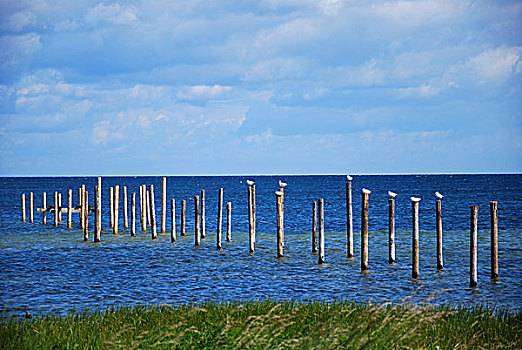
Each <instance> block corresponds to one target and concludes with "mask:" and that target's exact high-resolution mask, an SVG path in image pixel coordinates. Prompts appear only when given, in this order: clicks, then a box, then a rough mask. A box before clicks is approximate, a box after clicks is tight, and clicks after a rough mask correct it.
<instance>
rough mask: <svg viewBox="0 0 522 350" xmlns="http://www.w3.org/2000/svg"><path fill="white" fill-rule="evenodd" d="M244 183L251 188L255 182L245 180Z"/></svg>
mask: <svg viewBox="0 0 522 350" xmlns="http://www.w3.org/2000/svg"><path fill="white" fill-rule="evenodd" d="M246 183H247V185H248V186H252V185H253V184H255V183H256V182H255V181H252V180H247V181H246Z"/></svg>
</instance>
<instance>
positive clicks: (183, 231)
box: [179, 199, 187, 236]
mask: <svg viewBox="0 0 522 350" xmlns="http://www.w3.org/2000/svg"><path fill="white" fill-rule="evenodd" d="M186 213H187V201H186V200H185V199H183V200H182V201H181V227H180V231H181V232H180V233H179V234H180V235H181V236H185V234H186V227H185V218H186V215H185V214H186Z"/></svg>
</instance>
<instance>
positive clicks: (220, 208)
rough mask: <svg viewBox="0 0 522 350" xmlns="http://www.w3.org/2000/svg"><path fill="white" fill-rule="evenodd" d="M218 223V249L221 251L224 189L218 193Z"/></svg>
mask: <svg viewBox="0 0 522 350" xmlns="http://www.w3.org/2000/svg"><path fill="white" fill-rule="evenodd" d="M218 197H219V198H218V222H217V233H216V235H217V237H216V248H217V249H221V233H222V228H223V188H220V189H219V191H218Z"/></svg>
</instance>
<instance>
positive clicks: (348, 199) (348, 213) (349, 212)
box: [346, 181, 354, 258]
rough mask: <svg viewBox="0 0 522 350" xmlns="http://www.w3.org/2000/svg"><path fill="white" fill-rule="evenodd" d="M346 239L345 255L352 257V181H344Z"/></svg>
mask: <svg viewBox="0 0 522 350" xmlns="http://www.w3.org/2000/svg"><path fill="white" fill-rule="evenodd" d="M346 236H347V237H346V239H347V253H348V254H347V255H348V258H353V256H354V255H353V211H352V182H351V181H348V182H347V183H346Z"/></svg>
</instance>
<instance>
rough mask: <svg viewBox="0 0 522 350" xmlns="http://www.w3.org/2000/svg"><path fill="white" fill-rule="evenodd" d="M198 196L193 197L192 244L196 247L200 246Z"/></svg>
mask: <svg viewBox="0 0 522 350" xmlns="http://www.w3.org/2000/svg"><path fill="white" fill-rule="evenodd" d="M199 228H200V226H199V196H198V195H195V196H194V244H195V245H196V247H199V246H200V245H201V233H200V231H199Z"/></svg>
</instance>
